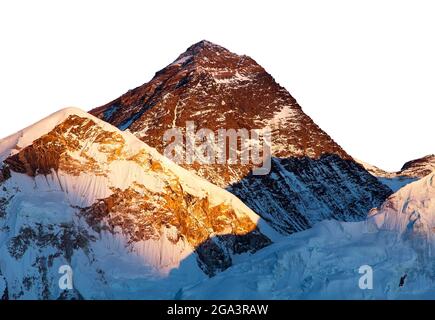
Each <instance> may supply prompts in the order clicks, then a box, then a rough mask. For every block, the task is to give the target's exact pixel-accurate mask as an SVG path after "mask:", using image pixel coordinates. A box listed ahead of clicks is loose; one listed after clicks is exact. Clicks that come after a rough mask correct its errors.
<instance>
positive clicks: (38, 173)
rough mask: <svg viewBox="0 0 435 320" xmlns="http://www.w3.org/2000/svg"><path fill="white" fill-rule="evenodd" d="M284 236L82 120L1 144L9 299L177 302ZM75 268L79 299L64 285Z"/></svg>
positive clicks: (49, 121) (153, 154) (3, 271)
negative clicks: (181, 292)
mask: <svg viewBox="0 0 435 320" xmlns="http://www.w3.org/2000/svg"><path fill="white" fill-rule="evenodd" d="M275 236H276V234H275V232H274V231H273V230H272V229H271V228H270V227H268V225H266V224H265V223H264V222H263V221H262V220H261V219H260V218H259V217H258V216H257V215H256V214H255V213H254V212H252V211H251V210H250V209H249V208H247V207H246V206H245V205H244V204H243V203H242V202H241V201H240V200H238V199H237V198H236V197H235V196H233V195H231V194H230V193H229V192H227V191H225V190H223V189H221V188H219V187H216V186H214V185H212V184H210V183H208V182H206V181H205V180H203V179H201V178H199V177H197V176H195V175H194V174H192V173H189V172H188V171H186V170H184V169H182V168H180V167H178V166H176V165H175V164H174V163H172V162H171V161H169V160H168V159H166V158H164V157H163V156H161V155H160V154H159V153H158V152H157V151H156V150H154V149H152V148H150V147H148V146H147V145H146V144H144V143H143V142H141V141H140V140H138V139H137V138H135V137H134V136H133V135H131V134H129V133H128V132H121V131H119V130H118V129H116V128H115V127H112V126H111V125H109V124H107V123H105V122H103V121H101V120H99V119H97V118H94V117H93V116H91V115H89V114H87V113H85V112H83V111H81V110H79V109H75V108H68V109H65V110H61V111H59V112H57V113H55V114H53V115H51V116H50V117H48V118H46V119H44V120H42V121H41V122H39V123H37V124H35V125H33V126H31V127H29V128H27V129H24V130H23V131H21V132H19V133H17V134H15V135H13V136H10V137H8V138H6V139H3V140H0V298H2V297H3V298H7V299H58V298H74V297H75V298H78V297H83V298H86V299H95V298H99V299H111V298H139V299H145V298H174V297H175V294H176V293H177V291H178V289H179V288H181V287H182V286H185V285H188V284H192V283H195V282H197V281H198V280H200V279H203V278H206V277H207V275H213V274H216V273H218V272H220V271H222V270H225V269H226V268H228V267H229V266H231V265H232V264H233V262H234V260H235V259H239V257H238V256H239V255H240V257H243V256H244V255H242V254H245V255H246V254H249V253H252V252H255V251H257V250H259V249H261V248H263V247H265V246H267V245H269V244H270V243H271V240H273V239H274V238H275ZM64 265H67V266H70V267H71V268H72V270H73V271H74V290H73V291H69V292H64V291H62V290H61V288H60V287H59V285H58V281H59V279H60V277H61V276H62V275H61V274H59V272H58V271H59V268H60V267H61V266H64Z"/></svg>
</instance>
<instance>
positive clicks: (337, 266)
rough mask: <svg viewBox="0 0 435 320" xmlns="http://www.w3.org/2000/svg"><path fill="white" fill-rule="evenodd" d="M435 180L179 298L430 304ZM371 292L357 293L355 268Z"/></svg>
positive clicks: (434, 290) (277, 247) (434, 286)
mask: <svg viewBox="0 0 435 320" xmlns="http://www.w3.org/2000/svg"><path fill="white" fill-rule="evenodd" d="M434 199H435V177H434V174H432V175H429V176H427V177H426V178H423V179H422V180H420V181H417V182H414V183H412V184H409V185H408V186H406V187H405V188H403V189H402V190H400V191H399V192H398V193H396V194H394V195H393V196H391V197H390V198H389V199H388V200H387V201H386V202H385V204H384V205H383V206H382V207H381V208H379V209H377V210H374V211H373V212H372V213H371V215H370V217H369V218H368V220H367V221H365V222H356V223H346V222H337V221H324V222H321V223H319V224H317V225H316V226H315V227H314V228H313V229H311V230H308V231H304V232H301V233H297V234H295V235H292V236H289V237H287V238H286V240H283V241H281V242H279V243H277V244H274V245H272V246H270V247H268V248H265V249H264V250H262V251H261V252H259V253H258V254H256V255H255V256H254V257H253V259H252V260H251V261H249V262H246V263H242V264H239V265H236V266H234V267H232V268H230V269H228V270H226V271H225V272H224V273H221V274H219V275H217V276H216V277H214V278H212V279H207V280H204V281H203V282H201V283H200V284H197V285H195V286H192V287H188V288H185V289H184V290H183V295H182V298H183V299H242V298H243V299H247V298H251V299H400V298H407V299H408V298H409V299H435V260H434V256H433V252H434V251H433V250H434V248H435V247H434V244H435V238H434V231H435V228H434V227H435V224H434V221H435V220H434V217H435V200H434ZM365 265H369V266H371V267H372V269H373V289H372V290H362V289H360V287H359V280H360V278H361V277H362V274H359V269H360V267H361V266H365Z"/></svg>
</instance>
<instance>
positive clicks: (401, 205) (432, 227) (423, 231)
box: [370, 173, 435, 243]
mask: <svg viewBox="0 0 435 320" xmlns="http://www.w3.org/2000/svg"><path fill="white" fill-rule="evenodd" d="M370 219H371V220H372V221H374V222H375V223H376V225H377V226H378V227H379V228H382V229H386V230H395V231H398V232H401V233H402V234H403V235H404V236H409V235H411V234H412V235H419V236H421V237H422V239H426V241H427V243H434V241H435V173H432V174H430V175H427V176H426V177H424V178H422V179H420V180H418V181H416V182H414V183H411V184H409V185H407V186H405V187H404V188H402V189H400V190H399V191H398V192H396V193H395V194H394V195H392V196H391V197H389V198H388V199H387V201H386V202H385V203H384V204H383V205H382V206H381V207H380V208H379V209H375V210H373V211H372V212H371V213H370Z"/></svg>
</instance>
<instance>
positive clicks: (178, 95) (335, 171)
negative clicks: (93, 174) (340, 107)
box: [91, 41, 391, 233]
mask: <svg viewBox="0 0 435 320" xmlns="http://www.w3.org/2000/svg"><path fill="white" fill-rule="evenodd" d="M91 113H92V114H94V115H96V116H97V117H99V118H101V119H103V120H105V121H108V122H110V123H111V124H113V125H115V126H117V127H118V128H120V129H121V130H126V129H129V130H130V131H131V132H133V133H134V134H135V135H136V136H137V137H139V138H140V139H141V140H143V141H145V142H146V143H147V144H149V145H151V146H153V147H155V148H156V149H157V150H159V151H160V152H163V150H164V149H165V147H167V144H165V142H164V139H163V136H164V134H165V132H166V130H168V129H171V128H175V127H177V128H185V127H186V121H193V122H194V123H195V125H196V127H197V128H209V129H211V130H214V131H215V132H217V130H218V129H235V130H239V129H248V130H251V129H263V128H265V127H269V128H271V129H272V145H271V147H272V171H271V173H270V174H269V175H266V176H255V177H254V176H252V175H251V172H252V169H253V167H254V165H253V164H252V163H250V164H241V163H238V164H228V163H227V164H223V165H219V164H209V165H204V164H199V163H198V162H196V163H193V164H182V165H183V166H184V167H185V168H187V169H188V170H190V171H193V172H195V173H197V174H198V175H200V176H202V177H204V178H205V179H207V180H208V181H210V182H213V183H215V184H217V185H219V186H221V187H224V188H227V189H228V190H230V191H231V192H233V193H234V194H236V195H238V196H239V197H240V199H242V200H243V201H244V202H245V203H246V204H247V205H248V206H249V207H250V208H251V209H253V210H255V211H256V212H257V213H258V214H260V215H261V216H262V217H264V218H265V219H267V220H268V221H269V222H270V223H271V224H273V225H274V226H275V228H276V229H277V230H279V231H280V232H283V233H292V232H295V231H299V230H303V229H306V228H307V227H309V226H311V225H312V224H313V223H314V222H316V221H318V220H319V219H321V218H337V219H340V220H345V221H348V220H352V221H353V220H359V219H361V218H362V217H363V216H364V215H365V214H366V213H367V211H368V210H370V209H371V208H373V207H376V206H378V205H379V204H381V203H382V202H383V201H384V200H385V198H386V197H387V196H388V195H389V194H391V190H390V189H389V188H388V187H386V186H385V185H383V184H381V183H379V182H378V181H377V180H376V179H375V178H374V177H372V176H371V175H370V174H369V173H367V171H366V170H365V169H364V168H362V167H361V166H359V165H357V164H355V163H354V161H353V159H352V158H351V157H350V156H349V155H348V154H347V153H346V152H345V151H344V150H343V149H342V148H341V147H340V146H339V145H338V144H337V143H336V142H334V141H333V139H332V138H331V137H330V136H329V135H328V134H326V133H325V132H324V131H323V130H321V129H320V128H319V127H318V126H317V125H316V124H315V123H314V122H313V120H312V119H311V118H310V117H309V116H307V115H306V114H305V113H304V112H303V111H302V109H301V107H300V106H299V104H298V103H297V101H296V100H295V99H294V98H293V97H292V96H291V95H290V94H289V92H288V91H287V90H286V89H285V88H283V87H281V86H280V85H279V84H278V83H276V82H275V80H274V79H273V77H272V76H271V75H269V74H268V73H267V72H266V71H265V70H264V69H263V68H262V67H261V66H260V65H258V64H257V63H256V62H255V61H254V60H253V59H251V58H250V57H247V56H239V55H237V54H234V53H232V52H230V51H228V50H227V49H225V48H222V47H220V46H218V45H215V44H212V43H210V42H208V41H201V42H199V43H197V44H195V45H193V46H191V47H190V48H188V49H187V51H186V52H185V53H183V54H182V55H180V56H179V57H178V58H177V59H176V60H175V61H174V62H173V63H172V64H170V65H169V66H167V67H166V68H164V69H163V70H161V71H159V72H157V73H156V75H155V77H154V78H153V79H152V80H151V81H150V82H148V83H146V84H144V85H142V86H140V87H137V88H135V89H133V90H131V91H129V92H127V93H126V94H124V95H123V96H121V97H119V98H118V99H116V100H114V101H112V102H110V103H108V104H107V105H104V106H102V107H99V108H97V109H95V110H93V111H92V112H91ZM329 160H331V161H329ZM337 195H340V196H337Z"/></svg>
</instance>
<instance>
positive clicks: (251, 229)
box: [81, 180, 271, 275]
mask: <svg viewBox="0 0 435 320" xmlns="http://www.w3.org/2000/svg"><path fill="white" fill-rule="evenodd" d="M81 213H82V215H83V216H84V217H85V218H86V219H87V221H88V223H89V225H91V226H92V227H93V228H94V229H95V230H96V231H100V230H102V229H106V230H110V231H111V232H115V229H116V228H117V227H119V228H120V229H121V230H122V233H123V234H124V235H126V236H128V238H129V241H130V242H131V243H134V242H138V241H146V240H158V239H160V238H161V237H162V236H164V235H163V229H170V230H175V232H172V233H171V236H170V238H169V240H170V241H171V242H173V243H174V244H175V243H177V242H179V241H182V240H186V241H187V242H188V243H189V244H190V245H191V246H192V247H193V248H195V249H196V250H198V252H200V254H199V258H198V260H199V261H198V262H199V263H200V266H201V267H202V268H203V270H204V271H205V272H206V273H207V274H209V275H214V274H215V273H216V272H217V271H222V270H224V269H226V268H228V267H229V266H231V256H230V255H229V254H228V252H229V253H243V252H255V251H257V250H259V249H261V248H263V247H265V246H267V245H269V244H271V241H270V240H269V239H268V238H267V237H266V236H264V235H263V234H261V233H260V231H259V230H258V229H257V226H256V224H255V223H253V222H252V220H251V219H250V218H249V217H248V216H246V215H240V214H239V216H238V215H237V214H236V213H235V212H234V210H233V209H232V208H230V207H229V206H227V205H225V204H219V205H215V206H213V205H211V204H210V202H209V199H208V198H198V197H196V196H193V195H191V194H189V193H187V192H185V191H183V188H182V187H181V185H180V184H179V183H178V182H177V181H176V180H175V181H173V183H172V184H171V185H168V186H167V187H166V188H165V192H164V193H152V192H150V191H149V190H147V189H146V188H145V187H144V186H141V185H135V186H133V187H132V188H129V189H127V190H124V191H122V190H114V193H113V195H112V196H110V197H108V198H106V199H102V200H100V201H98V202H97V203H95V204H94V205H93V206H91V207H88V208H84V209H81ZM165 234H167V233H165ZM204 246H208V247H213V250H214V254H215V255H218V256H220V258H219V259H224V260H223V261H224V262H225V264H224V265H221V264H222V262H223V261H216V259H213V258H210V256H208V254H207V252H206V251H207V250H204ZM227 251H228V252H227ZM210 253H211V252H210ZM219 259H218V260H219Z"/></svg>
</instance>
